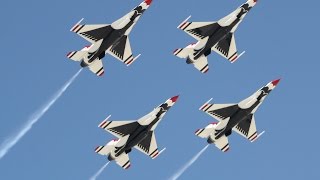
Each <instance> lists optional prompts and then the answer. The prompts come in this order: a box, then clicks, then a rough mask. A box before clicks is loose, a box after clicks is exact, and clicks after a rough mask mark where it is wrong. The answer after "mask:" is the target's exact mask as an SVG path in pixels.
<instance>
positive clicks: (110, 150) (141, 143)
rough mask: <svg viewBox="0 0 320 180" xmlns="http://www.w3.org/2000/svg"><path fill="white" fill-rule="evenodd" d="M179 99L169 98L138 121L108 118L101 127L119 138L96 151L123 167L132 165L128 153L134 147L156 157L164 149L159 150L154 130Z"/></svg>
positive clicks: (175, 97) (176, 97)
mask: <svg viewBox="0 0 320 180" xmlns="http://www.w3.org/2000/svg"><path fill="white" fill-rule="evenodd" d="M177 100H178V96H174V97H172V98H170V99H168V100H167V101H166V102H165V103H163V104H160V105H159V106H158V107H157V108H155V109H154V110H153V111H151V112H150V113H149V114H147V115H145V116H143V117H141V118H140V119H139V120H138V121H108V118H107V119H106V120H104V121H103V122H102V123H100V124H99V127H100V128H102V129H105V130H106V131H108V132H110V133H111V134H113V135H114V136H116V137H117V138H119V139H118V140H112V141H110V142H109V143H107V145H105V146H98V147H97V148H96V149H95V152H96V153H99V154H101V155H105V156H108V160H109V161H112V160H115V162H116V163H117V164H118V165H119V166H121V167H122V168H123V169H128V168H129V167H130V160H129V156H128V154H129V153H130V152H131V150H132V148H133V147H134V148H136V149H138V150H139V151H141V152H143V153H144V154H146V155H148V156H150V157H151V158H152V159H155V158H156V157H158V156H159V155H160V154H161V152H162V151H160V152H159V150H158V146H157V142H156V137H155V133H154V131H155V129H156V127H157V125H158V124H159V122H160V121H161V119H162V118H163V116H164V115H165V114H166V112H167V111H168V110H169V109H170V108H171V107H172V106H173V105H174V104H175V102H176V101H177ZM109 117H110V116H109Z"/></svg>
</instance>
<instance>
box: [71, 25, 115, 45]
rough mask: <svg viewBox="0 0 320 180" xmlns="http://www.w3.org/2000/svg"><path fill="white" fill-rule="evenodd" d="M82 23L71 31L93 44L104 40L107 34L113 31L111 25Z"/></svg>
mask: <svg viewBox="0 0 320 180" xmlns="http://www.w3.org/2000/svg"><path fill="white" fill-rule="evenodd" d="M81 21H82V20H80V21H79V22H78V23H77V24H76V25H74V26H73V27H72V28H71V29H70V31H72V32H75V33H77V34H78V35H79V36H81V37H82V38H84V39H85V40H87V41H89V42H90V43H92V44H93V43H95V42H97V41H99V40H100V39H103V38H104V36H105V35H106V34H109V33H110V32H111V31H113V28H112V27H111V26H110V24H94V25H87V24H83V25H81V24H80V23H81Z"/></svg>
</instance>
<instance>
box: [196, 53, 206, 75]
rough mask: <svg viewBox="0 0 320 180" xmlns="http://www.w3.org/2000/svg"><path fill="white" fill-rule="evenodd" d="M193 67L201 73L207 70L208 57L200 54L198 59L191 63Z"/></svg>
mask: <svg viewBox="0 0 320 180" xmlns="http://www.w3.org/2000/svg"><path fill="white" fill-rule="evenodd" d="M193 65H194V67H195V68H196V69H198V70H199V71H200V72H202V73H206V72H208V71H209V65H208V58H207V57H206V56H204V55H202V56H200V57H199V59H197V60H195V62H194V63H193Z"/></svg>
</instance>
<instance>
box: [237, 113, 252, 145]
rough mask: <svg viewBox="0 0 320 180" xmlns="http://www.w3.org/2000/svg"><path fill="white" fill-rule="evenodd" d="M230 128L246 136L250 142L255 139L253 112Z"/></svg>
mask: <svg viewBox="0 0 320 180" xmlns="http://www.w3.org/2000/svg"><path fill="white" fill-rule="evenodd" d="M232 130H234V131H235V132H237V133H238V134H240V135H241V136H243V137H245V138H247V139H248V140H249V141H251V142H253V141H254V140H256V138H257V137H258V133H257V128H256V122H255V119H254V115H253V114H251V116H250V117H249V118H248V119H246V120H243V121H241V122H240V123H239V124H238V125H237V126H235V127H234V128H233V129H232Z"/></svg>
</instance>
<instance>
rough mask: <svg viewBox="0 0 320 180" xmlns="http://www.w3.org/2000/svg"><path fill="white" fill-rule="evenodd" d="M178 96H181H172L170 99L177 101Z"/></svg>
mask: <svg viewBox="0 0 320 180" xmlns="http://www.w3.org/2000/svg"><path fill="white" fill-rule="evenodd" d="M178 98H179V95H178V96H174V97H172V98H170V100H171V101H172V102H176V101H177V100H178Z"/></svg>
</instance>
